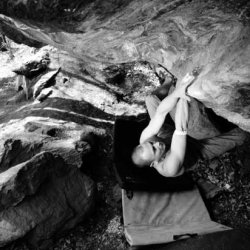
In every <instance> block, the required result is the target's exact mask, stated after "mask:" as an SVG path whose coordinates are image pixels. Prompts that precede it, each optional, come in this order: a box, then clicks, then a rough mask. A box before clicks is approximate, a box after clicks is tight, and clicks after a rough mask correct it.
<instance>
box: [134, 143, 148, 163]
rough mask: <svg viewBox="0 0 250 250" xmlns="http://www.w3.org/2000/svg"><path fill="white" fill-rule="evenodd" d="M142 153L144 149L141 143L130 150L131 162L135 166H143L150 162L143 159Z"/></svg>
mask: <svg viewBox="0 0 250 250" xmlns="http://www.w3.org/2000/svg"><path fill="white" fill-rule="evenodd" d="M143 153H144V151H143V148H142V146H141V145H138V146H136V147H135V148H134V150H133V152H132V156H131V158H132V161H133V163H134V164H135V165H136V166H137V167H145V166H149V165H150V164H151V162H150V163H149V161H148V160H147V159H145V157H144V156H143Z"/></svg>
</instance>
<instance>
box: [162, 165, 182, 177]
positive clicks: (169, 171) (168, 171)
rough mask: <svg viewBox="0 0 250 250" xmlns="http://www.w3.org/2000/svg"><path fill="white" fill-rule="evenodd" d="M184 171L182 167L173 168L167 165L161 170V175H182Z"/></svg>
mask: <svg viewBox="0 0 250 250" xmlns="http://www.w3.org/2000/svg"><path fill="white" fill-rule="evenodd" d="M183 173H184V169H183V167H175V168H170V167H167V168H165V169H164V171H163V173H162V174H163V175H164V176H165V177H177V176H179V175H182V174H183Z"/></svg>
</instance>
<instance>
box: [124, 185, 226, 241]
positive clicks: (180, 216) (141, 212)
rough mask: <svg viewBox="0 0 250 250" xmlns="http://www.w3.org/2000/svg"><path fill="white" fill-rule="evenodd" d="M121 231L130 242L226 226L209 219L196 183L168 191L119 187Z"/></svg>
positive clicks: (166, 238) (190, 234) (184, 235)
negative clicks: (120, 194)
mask: <svg viewBox="0 0 250 250" xmlns="http://www.w3.org/2000/svg"><path fill="white" fill-rule="evenodd" d="M122 208H123V220H124V231H125V236H126V239H127V241H128V243H129V244H130V245H131V246H138V245H139V246H141V245H150V244H160V243H166V242H172V241H175V240H180V239H184V238H189V237H195V236H197V235H202V234H208V233H213V232H217V231H224V230H230V229H231V228H229V227H227V226H224V225H221V224H219V223H216V222H214V221H212V220H211V218H210V215H209V213H208V211H207V208H206V206H205V204H204V202H203V200H202V197H201V195H200V193H199V190H198V188H197V187H193V189H191V190H186V191H184V190H182V191H171V192H148V191H133V195H132V197H130V196H128V195H127V191H126V190H124V189H122Z"/></svg>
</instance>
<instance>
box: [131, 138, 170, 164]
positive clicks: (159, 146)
mask: <svg viewBox="0 0 250 250" xmlns="http://www.w3.org/2000/svg"><path fill="white" fill-rule="evenodd" d="M165 149H166V146H165V144H164V143H162V142H151V141H146V142H144V143H142V144H140V145H138V146H137V147H136V148H135V149H134V150H133V153H132V161H133V163H134V164H135V165H136V166H137V167H146V166H150V165H151V164H152V163H153V162H155V161H157V162H158V161H159V160H160V159H161V157H162V156H163V154H164V153H165Z"/></svg>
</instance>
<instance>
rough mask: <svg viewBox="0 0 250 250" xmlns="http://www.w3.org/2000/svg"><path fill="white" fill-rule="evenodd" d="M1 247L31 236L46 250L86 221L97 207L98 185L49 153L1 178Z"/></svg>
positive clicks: (36, 157)
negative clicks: (62, 234)
mask: <svg viewBox="0 0 250 250" xmlns="http://www.w3.org/2000/svg"><path fill="white" fill-rule="evenodd" d="M0 194H1V203H0V246H3V245H5V244H7V243H10V242H11V241H13V240H16V239H18V238H21V237H23V236H27V240H28V241H29V242H30V243H31V244H33V245H34V246H36V247H38V246H39V247H41V248H45V247H46V244H47V243H48V241H49V240H50V239H51V237H52V236H55V235H60V234H61V233H63V232H65V230H68V229H70V228H72V227H74V226H75V225H76V224H77V223H79V222H80V221H82V220H83V219H85V218H86V217H87V216H88V215H89V214H90V213H91V211H92V210H93V206H94V203H95V195H94V194H95V185H94V182H93V181H92V180H91V179H90V178H89V177H87V176H86V175H84V174H83V173H81V171H80V170H79V169H77V168H75V167H72V166H69V165H67V164H65V162H64V160H63V159H62V158H61V157H60V156H58V155H53V154H51V153H48V152H41V153H39V154H37V155H35V156H34V157H33V158H31V159H30V160H29V161H26V162H24V163H21V164H19V165H15V166H13V167H11V168H9V169H8V170H6V171H4V172H2V173H1V174H0Z"/></svg>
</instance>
